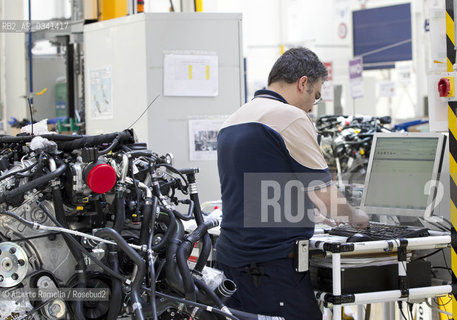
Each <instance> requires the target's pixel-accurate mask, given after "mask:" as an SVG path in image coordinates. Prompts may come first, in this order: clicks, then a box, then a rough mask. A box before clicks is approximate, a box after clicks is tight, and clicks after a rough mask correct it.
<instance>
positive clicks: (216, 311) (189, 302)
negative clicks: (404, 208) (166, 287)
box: [143, 287, 240, 320]
mask: <svg viewBox="0 0 457 320" xmlns="http://www.w3.org/2000/svg"><path fill="white" fill-rule="evenodd" d="M143 289H144V290H146V291H149V290H150V289H149V288H145V287H143ZM156 294H157V295H158V296H159V297H162V298H166V299H170V300H173V301H177V302H179V303H182V304H186V305H190V306H193V307H197V308H200V309H203V310H207V309H208V306H206V305H204V304H201V303H198V302H193V301H189V300H186V299H182V298H177V297H173V296H170V295H168V294H165V293H162V292H159V291H157V292H156ZM207 311H209V310H207ZM209 312H214V313H216V314H218V315H221V316H223V317H226V318H229V319H232V320H240V319H238V318H236V317H235V316H233V315H231V314H228V313H226V312H224V311H222V310H219V309H217V308H215V307H211V310H210V311H209Z"/></svg>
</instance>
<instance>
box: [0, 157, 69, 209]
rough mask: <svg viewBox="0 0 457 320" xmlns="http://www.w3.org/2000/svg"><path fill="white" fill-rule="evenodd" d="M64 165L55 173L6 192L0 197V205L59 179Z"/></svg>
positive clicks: (63, 170)
mask: <svg viewBox="0 0 457 320" xmlns="http://www.w3.org/2000/svg"><path fill="white" fill-rule="evenodd" d="M65 168H66V166H65V164H61V165H60V166H59V167H58V168H57V169H56V170H55V171H53V172H51V173H48V174H46V175H44V176H41V177H39V178H36V179H35V180H32V181H29V182H28V183H26V184H23V185H22V186H19V187H17V188H15V189H14V190H11V191H6V192H4V193H3V194H2V195H1V196H0V203H2V202H5V201H9V200H11V199H13V198H14V197H16V196H18V195H20V194H23V193H24V192H26V191H30V190H32V189H35V188H37V187H40V186H42V185H43V184H45V183H48V182H49V181H51V180H53V179H55V178H57V177H59V176H60V175H62V174H63V173H64V172H65Z"/></svg>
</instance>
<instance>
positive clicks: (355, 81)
mask: <svg viewBox="0 0 457 320" xmlns="http://www.w3.org/2000/svg"><path fill="white" fill-rule="evenodd" d="M362 72H363V59H362V57H358V58H355V59H353V60H350V61H349V79H350V82H351V96H352V98H353V99H356V98H363V96H364V88H363V76H362Z"/></svg>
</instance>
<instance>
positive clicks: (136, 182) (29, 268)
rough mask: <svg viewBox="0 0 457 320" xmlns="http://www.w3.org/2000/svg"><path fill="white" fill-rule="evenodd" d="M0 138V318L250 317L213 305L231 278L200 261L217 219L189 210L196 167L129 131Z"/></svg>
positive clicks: (196, 206)
mask: <svg viewBox="0 0 457 320" xmlns="http://www.w3.org/2000/svg"><path fill="white" fill-rule="evenodd" d="M0 147H1V148H0V297H1V298H0V320H3V319H5V320H6V319H8V320H10V319H78V320H79V319H122V318H125V319H131V318H132V317H133V318H134V319H257V318H258V315H251V314H247V313H243V312H240V311H237V310H233V309H229V308H227V307H226V306H225V305H224V301H225V300H226V299H227V298H229V297H230V296H231V295H232V294H233V293H234V292H235V290H236V286H235V284H234V283H233V282H232V281H231V280H230V279H226V278H225V277H224V275H223V274H222V272H220V271H219V270H216V269H213V268H210V267H208V266H207V261H208V257H209V255H210V252H211V249H212V243H211V239H210V236H209V234H208V233H207V231H208V229H210V228H212V227H215V226H217V225H218V221H217V220H215V219H211V218H206V219H205V217H204V214H203V213H202V211H201V208H200V203H199V196H198V190H197V184H196V174H197V173H198V169H195V168H190V169H183V170H178V169H176V168H175V167H173V163H172V156H171V155H164V156H158V155H157V154H155V153H154V152H152V151H149V150H147V148H146V145H145V144H142V143H136V142H135V140H134V134H133V131H131V130H126V131H123V132H117V133H112V134H105V135H99V136H74V135H73V136H65V135H57V134H45V135H41V136H32V135H22V136H21V135H19V136H15V137H13V136H0ZM182 211H185V213H182ZM188 220H195V222H196V225H197V227H196V229H195V230H194V231H192V232H191V233H185V231H184V227H183V221H188ZM197 242H199V245H200V254H199V257H198V259H197V261H196V263H194V264H190V263H189V262H188V258H189V256H190V254H191V251H192V249H193V248H194V245H195V244H196V243H197ZM265 319H273V317H265Z"/></svg>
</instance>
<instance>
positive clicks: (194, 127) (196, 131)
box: [189, 119, 224, 161]
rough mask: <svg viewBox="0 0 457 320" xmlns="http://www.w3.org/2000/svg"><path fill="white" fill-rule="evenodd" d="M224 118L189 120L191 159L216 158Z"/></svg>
mask: <svg viewBox="0 0 457 320" xmlns="http://www.w3.org/2000/svg"><path fill="white" fill-rule="evenodd" d="M223 123H224V120H219V119H217V120H212V119H203V120H189V154H190V160H191V161H196V160H216V159H217V151H216V148H217V134H218V133H219V130H220V129H221V127H222V124H223Z"/></svg>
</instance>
